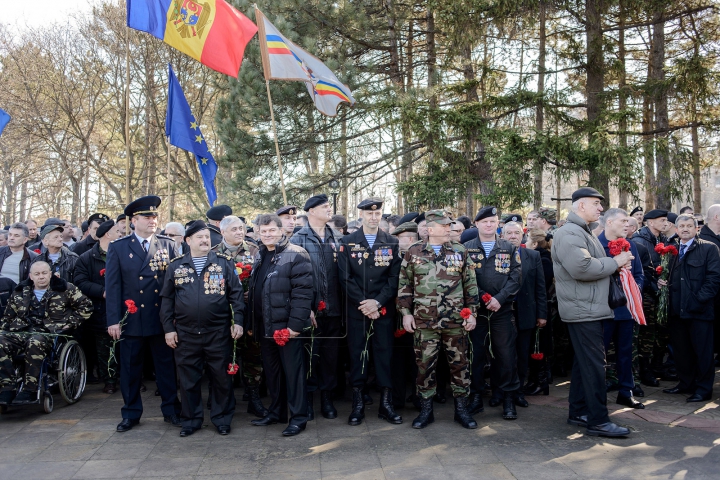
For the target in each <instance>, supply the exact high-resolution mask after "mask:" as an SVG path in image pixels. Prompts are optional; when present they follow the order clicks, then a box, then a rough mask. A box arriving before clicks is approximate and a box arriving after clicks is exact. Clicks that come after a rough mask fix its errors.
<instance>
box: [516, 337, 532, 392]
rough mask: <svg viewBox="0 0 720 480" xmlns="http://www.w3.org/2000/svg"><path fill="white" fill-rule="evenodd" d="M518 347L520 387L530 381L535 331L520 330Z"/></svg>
mask: <svg viewBox="0 0 720 480" xmlns="http://www.w3.org/2000/svg"><path fill="white" fill-rule="evenodd" d="M516 345H517V369H518V378H519V379H520V386H522V385H524V384H525V382H527V379H528V365H529V362H530V350H531V346H534V345H535V329H534V328H527V329H525V330H518V335H517V343H516Z"/></svg>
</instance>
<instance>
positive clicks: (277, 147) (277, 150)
mask: <svg viewBox="0 0 720 480" xmlns="http://www.w3.org/2000/svg"><path fill="white" fill-rule="evenodd" d="M265 87H266V88H267V94H268V104H269V105H270V120H271V121H272V127H273V136H274V137H275V154H276V155H277V161H278V171H279V172H280V189H281V191H282V196H283V204H284V205H287V204H288V201H287V194H286V193H285V179H284V178H283V168H282V160H281V159H280V145H278V136H277V127H276V126H275V114H274V113H273V104H272V96H271V95H270V80H265Z"/></svg>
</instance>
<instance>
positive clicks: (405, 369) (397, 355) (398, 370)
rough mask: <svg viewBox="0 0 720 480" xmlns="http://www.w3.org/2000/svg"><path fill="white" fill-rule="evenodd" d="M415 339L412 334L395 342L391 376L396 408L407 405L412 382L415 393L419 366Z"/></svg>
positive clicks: (405, 335) (396, 339)
mask: <svg viewBox="0 0 720 480" xmlns="http://www.w3.org/2000/svg"><path fill="white" fill-rule="evenodd" d="M413 339H414V337H413V335H412V334H411V333H405V334H404V335H402V336H400V337H398V338H395V339H394V342H393V354H392V369H391V371H390V374H391V376H392V382H393V403H394V404H395V406H396V407H397V406H402V405H404V404H405V399H406V398H407V385H408V382H412V385H413V389H412V393H413V394H414V393H415V388H414V385H415V381H416V380H417V364H416V363H415V349H414V348H413V343H414V341H413Z"/></svg>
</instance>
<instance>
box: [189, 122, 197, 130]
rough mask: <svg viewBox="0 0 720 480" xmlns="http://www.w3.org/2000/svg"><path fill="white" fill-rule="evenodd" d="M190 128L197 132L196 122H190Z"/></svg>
mask: <svg viewBox="0 0 720 480" xmlns="http://www.w3.org/2000/svg"><path fill="white" fill-rule="evenodd" d="M190 128H192V129H193V130H197V129H198V124H197V122H195V121H192V122H190Z"/></svg>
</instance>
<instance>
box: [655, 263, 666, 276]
mask: <svg viewBox="0 0 720 480" xmlns="http://www.w3.org/2000/svg"><path fill="white" fill-rule="evenodd" d="M663 270H665V269H664V268H663V267H662V265H658V266H657V268H656V269H655V273H657V274H658V275H662V272H663Z"/></svg>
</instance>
